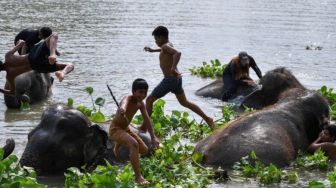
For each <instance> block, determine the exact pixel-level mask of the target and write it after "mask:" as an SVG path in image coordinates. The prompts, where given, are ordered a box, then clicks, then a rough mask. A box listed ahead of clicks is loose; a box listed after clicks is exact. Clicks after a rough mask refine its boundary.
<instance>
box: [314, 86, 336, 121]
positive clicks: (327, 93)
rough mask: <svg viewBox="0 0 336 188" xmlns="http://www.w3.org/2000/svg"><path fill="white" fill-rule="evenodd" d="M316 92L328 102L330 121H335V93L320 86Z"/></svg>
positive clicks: (331, 89)
mask: <svg viewBox="0 0 336 188" xmlns="http://www.w3.org/2000/svg"><path fill="white" fill-rule="evenodd" d="M318 91H319V92H320V93H321V94H322V95H323V96H324V97H325V98H327V100H328V101H329V103H330V111H331V112H330V113H331V114H330V115H331V119H333V120H336V93H335V92H334V90H333V88H329V89H328V88H327V87H326V86H322V87H321V88H320V89H319V90H318Z"/></svg>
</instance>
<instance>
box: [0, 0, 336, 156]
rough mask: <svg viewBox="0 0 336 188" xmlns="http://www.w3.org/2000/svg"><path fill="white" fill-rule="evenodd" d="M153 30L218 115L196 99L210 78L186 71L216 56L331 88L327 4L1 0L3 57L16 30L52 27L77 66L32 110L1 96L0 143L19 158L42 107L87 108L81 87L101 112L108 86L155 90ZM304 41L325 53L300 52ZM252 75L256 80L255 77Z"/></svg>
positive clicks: (333, 11) (331, 27) (328, 0)
mask: <svg viewBox="0 0 336 188" xmlns="http://www.w3.org/2000/svg"><path fill="white" fill-rule="evenodd" d="M158 25H165V26H167V27H168V29H169V31H170V41H171V42H172V43H173V44H174V45H175V47H176V48H177V49H178V50H180V51H181V52H182V58H181V60H180V63H179V69H180V71H181V72H182V73H183V79H184V80H183V81H184V83H183V86H184V89H185V92H186V95H187V97H188V98H189V99H190V100H192V101H194V102H195V103H197V104H198V105H200V106H201V107H202V109H203V110H204V111H205V112H206V113H208V114H209V115H211V116H214V117H216V118H218V117H219V116H220V115H221V112H220V111H221V108H220V107H221V106H223V105H224V103H222V102H220V101H218V100H214V99H205V98H201V97H197V96H195V95H194V92H195V91H196V90H197V89H199V88H200V87H202V86H204V85H206V84H208V83H210V82H211V81H212V80H211V79H202V78H199V77H195V76H192V75H190V72H189V70H188V69H189V68H191V67H193V66H200V65H201V64H202V62H203V61H209V60H211V59H215V58H218V59H219V60H220V61H221V62H223V63H227V62H228V61H229V60H230V59H231V58H232V57H233V56H235V55H236V54H238V52H239V51H242V50H244V51H247V52H248V53H249V54H251V55H252V56H253V57H254V58H255V60H256V62H257V64H258V66H259V68H260V69H261V70H262V72H263V73H265V72H267V71H268V70H271V69H274V68H276V67H279V66H285V67H288V68H289V69H290V70H291V71H292V72H293V73H294V74H295V75H296V77H297V78H298V79H299V80H300V81H301V82H302V83H303V84H304V85H305V86H306V87H307V88H310V89H318V88H320V87H321V86H322V85H326V86H328V87H334V88H335V86H336V85H335V83H336V82H335V81H336V76H335V74H336V67H335V63H336V32H335V31H336V1H333V0H320V1H315V0H306V1H296V0H295V1H294V0H283V1H276V0H259V1H251V0H235V1H228V0H212V1H202V0H184V1H178V0H171V1H164V0H156V1H145V0H123V1H121V0H109V1H108V0H106V1H104V0H97V1H89V0H81V1H76V0H69V1H61V0H53V1H51V0H38V1H37V0H21V1H9V0H1V1H0V54H1V56H0V60H4V54H5V53H6V51H8V50H9V49H10V48H12V47H13V40H14V37H15V35H16V34H17V33H18V32H19V31H20V30H22V29H24V28H28V27H39V26H50V27H51V28H52V29H53V30H54V31H56V32H58V33H59V42H58V49H59V51H60V52H61V54H62V55H61V56H60V57H59V58H58V61H59V62H64V63H73V64H74V65H75V70H74V72H72V73H71V74H69V75H68V76H67V77H66V79H65V80H64V81H63V82H61V83H60V82H58V81H55V84H54V87H53V96H52V97H51V98H49V99H48V100H46V101H43V102H41V103H39V104H36V105H33V106H32V107H31V108H32V109H31V110H30V111H28V112H27V111H24V112H21V111H18V110H7V108H6V106H5V104H4V100H3V97H0V144H3V143H4V142H5V140H6V138H9V137H12V138H14V139H15V141H16V149H15V154H17V155H18V156H20V155H21V154H22V152H23V149H24V147H25V144H26V142H27V134H28V132H29V131H30V130H31V129H33V128H34V127H35V126H36V125H37V124H38V122H39V119H40V115H41V112H42V110H43V109H45V108H46V107H47V106H48V105H49V104H52V103H55V102H66V101H67V98H69V97H72V98H74V99H75V105H78V104H80V103H83V104H85V105H90V100H89V99H88V95H87V94H86V93H84V92H82V91H81V90H83V89H84V88H85V87H87V86H92V87H93V88H94V89H95V93H94V96H95V97H99V96H101V97H104V98H105V99H107V104H106V105H105V107H104V108H103V109H102V110H103V112H105V113H106V114H112V113H114V112H115V110H116V106H115V105H114V103H113V101H112V100H110V99H111V98H110V96H109V93H108V90H107V89H106V83H109V84H110V86H111V87H112V89H113V90H114V92H115V95H116V97H117V98H118V99H121V97H122V96H123V95H126V94H128V93H130V92H131V89H130V88H131V84H132V81H133V80H134V79H135V78H138V77H141V78H144V79H146V80H147V81H148V83H149V86H150V89H149V90H150V91H151V90H152V89H153V88H154V87H155V86H156V84H158V83H159V81H160V79H161V78H162V75H161V71H160V68H159V62H158V54H157V53H152V54H151V53H146V52H144V51H143V47H144V46H150V47H156V46H155V43H154V40H153V37H152V36H151V32H152V30H153V29H154V28H155V27H156V26H158ZM309 45H313V46H315V45H317V46H321V47H322V50H306V46H309ZM252 72H253V71H252ZM252 77H253V78H257V77H256V75H255V74H254V73H252ZM4 84H5V73H4V72H0V87H3V86H4ZM163 99H164V100H166V101H167V105H166V110H167V111H171V110H172V109H177V110H183V111H188V110H187V109H185V108H183V107H181V106H180V105H179V104H178V102H177V100H176V99H175V96H174V95H172V94H168V95H167V96H165V97H164V98H163ZM192 116H193V117H194V118H196V119H197V120H200V118H199V117H198V116H197V115H195V114H194V113H192Z"/></svg>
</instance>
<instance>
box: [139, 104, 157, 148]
mask: <svg viewBox="0 0 336 188" xmlns="http://www.w3.org/2000/svg"><path fill="white" fill-rule="evenodd" d="M140 111H141V114H142V117H143V119H144V122H143V123H144V124H145V125H148V126H147V128H148V132H149V135H150V137H151V141H152V144H153V146H154V147H158V146H159V144H160V142H159V141H158V140H157V138H156V136H155V134H154V129H153V126H152V123H151V121H150V119H149V115H148V113H147V110H146V106H145V104H144V103H143V102H141V106H140Z"/></svg>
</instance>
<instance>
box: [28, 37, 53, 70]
mask: <svg viewBox="0 0 336 188" xmlns="http://www.w3.org/2000/svg"><path fill="white" fill-rule="evenodd" d="M49 55H50V50H49V48H48V47H47V44H46V43H45V42H44V41H43V42H40V43H38V44H36V45H35V46H34V47H33V48H32V49H31V51H30V53H29V55H28V59H29V63H30V66H31V68H32V69H33V70H35V71H37V72H41V73H49V72H55V71H57V67H56V63H54V64H53V65H50V64H49V61H48V57H49Z"/></svg>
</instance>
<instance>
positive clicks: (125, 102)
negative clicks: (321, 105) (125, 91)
mask: <svg viewBox="0 0 336 188" xmlns="http://www.w3.org/2000/svg"><path fill="white" fill-rule="evenodd" d="M130 100H131V97H129V96H126V97H124V98H123V99H122V100H121V102H120V108H119V109H118V110H119V111H120V113H121V115H124V114H125V112H126V108H127V105H128V103H129V101H130Z"/></svg>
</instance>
